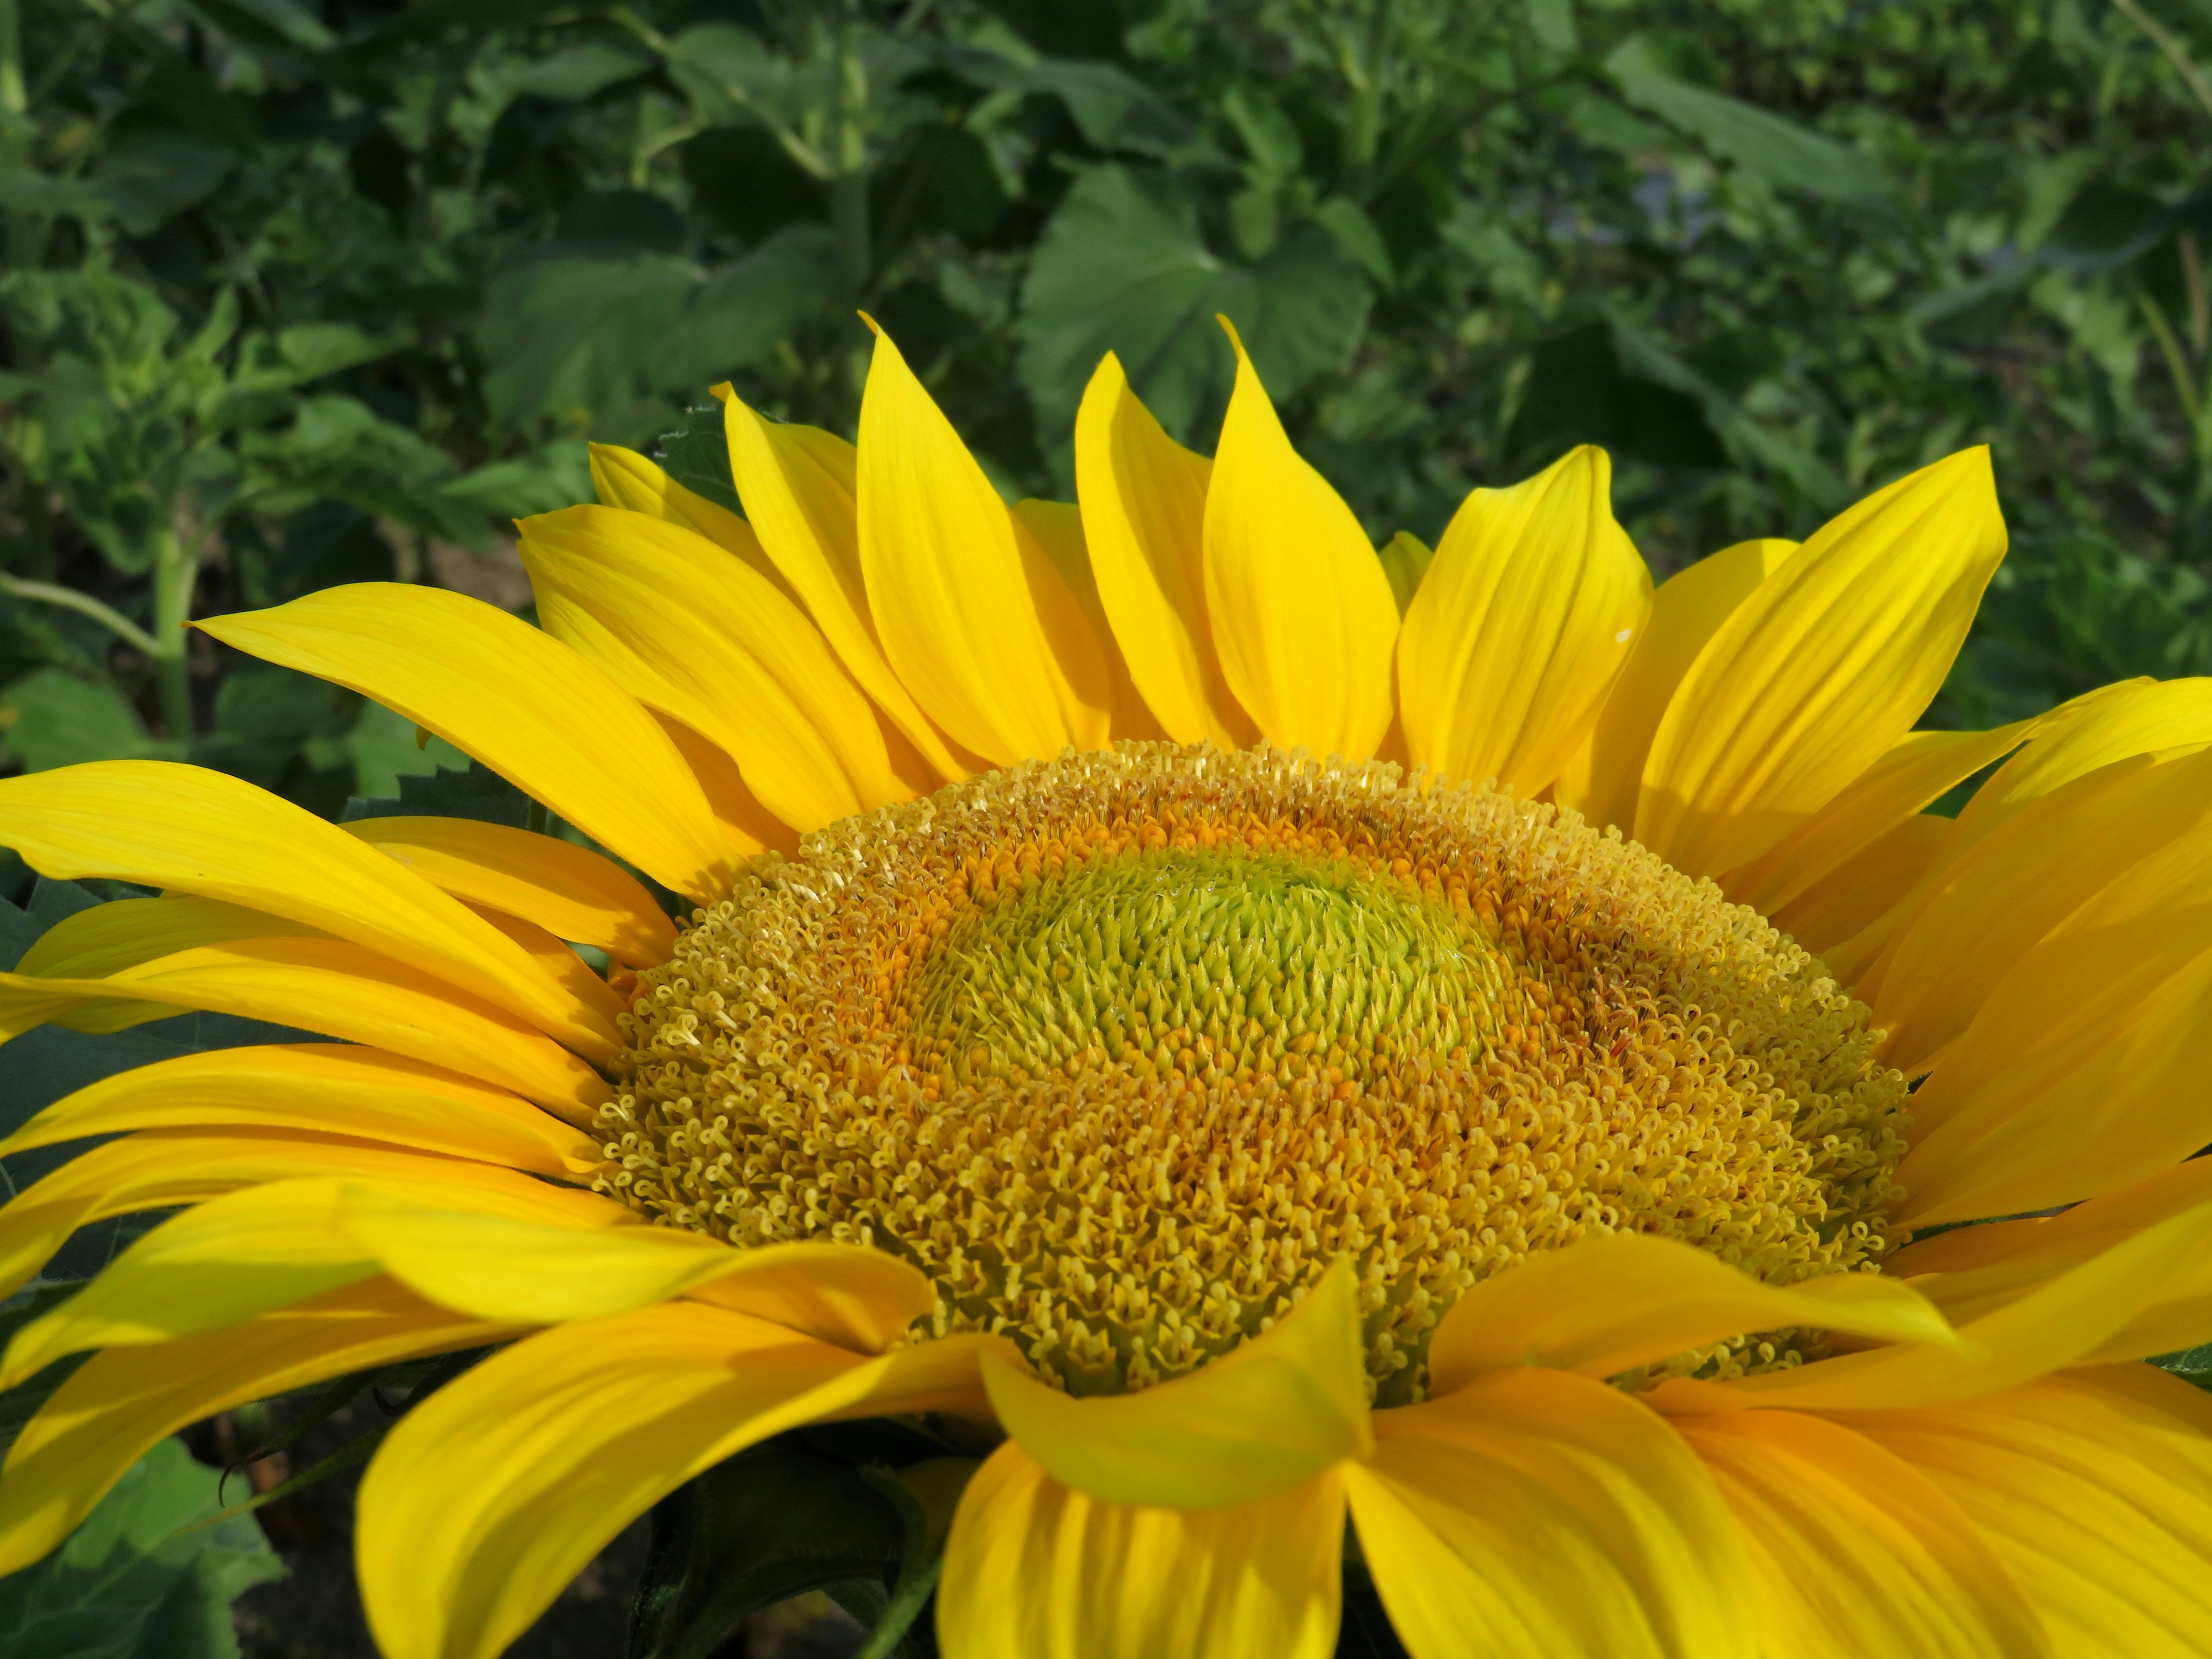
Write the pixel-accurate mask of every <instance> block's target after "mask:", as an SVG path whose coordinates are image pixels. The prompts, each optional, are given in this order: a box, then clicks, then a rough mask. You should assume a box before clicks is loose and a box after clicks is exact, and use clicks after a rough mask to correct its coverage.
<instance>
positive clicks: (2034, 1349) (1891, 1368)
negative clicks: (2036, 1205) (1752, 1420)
mask: <svg viewBox="0 0 2212 1659" xmlns="http://www.w3.org/2000/svg"><path fill="white" fill-rule="evenodd" d="M2208 1247H2212V1206H2202V1207H2199V1208H2195V1209H2191V1210H2187V1211H2185V1212H2182V1213H2181V1214H2179V1215H2176V1216H2174V1217H2172V1218H2171V1219H2169V1220H2166V1221H2163V1222H2160V1223H2158V1224H2157V1225H2154V1226H2150V1227H2147V1228H2145V1229H2143V1230H2142V1231H2140V1232H2138V1233H2136V1234H2134V1235H2133V1236H2131V1237H2128V1238H2125V1239H2124V1240H2122V1241H2121V1242H2120V1243H2118V1244H2116V1245H2114V1246H2112V1248H2111V1249H2106V1250H2104V1251H2102V1252H2100V1253H2099V1254H2098V1255H2093V1256H2092V1257H2090V1258H2089V1259H2088V1260H2087V1261H2083V1262H2081V1264H2080V1265H2079V1266H2076V1267H2072V1268H2070V1269H2069V1270H2067V1271H2066V1272H2063V1273H2059V1274H2057V1275H2056V1276H2055V1277H2052V1278H2050V1279H2045V1280H2044V1281H2043V1282H2042V1283H2041V1284H2039V1285H2037V1286H2036V1287H2035V1288H2034V1289H2033V1290H2031V1291H2028V1293H2027V1294H2026V1295H2025V1296H2022V1297H2018V1298H2017V1299H2015V1300H2014V1301H2011V1302H2008V1303H2007V1304H2004V1305H2003V1306H2002V1307H2000V1308H1998V1309H1996V1310H1994V1311H1993V1312H1990V1313H1987V1314H1984V1315H1983V1316H1981V1317H1980V1318H1978V1319H1971V1320H1968V1321H1967V1322H1966V1323H1965V1324H1963V1325H1961V1326H1960V1328H1959V1334H1960V1336H1961V1337H1962V1338H1964V1339H1965V1341H1964V1343H1963V1345H1961V1346H1936V1345H1935V1344H1932V1343H1918V1344H1911V1345H1908V1346H1896V1347H1888V1348H1875V1349H1869V1350H1867V1351H1865V1352H1860V1353H1846V1354H1838V1356H1836V1357H1835V1358H1832V1359H1822V1360H1817V1361H1815V1362H1814V1363H1813V1364H1806V1365H1799V1366H1796V1367H1795V1368H1793V1369H1791V1370H1781V1371H1767V1372H1763V1373H1761V1374H1760V1375H1759V1376H1747V1377H1742V1378H1739V1379H1737V1380H1735V1381H1734V1382H1729V1383H1690V1382H1683V1381H1679V1380H1678V1381H1674V1382H1671V1383H1662V1384H1661V1385H1660V1386H1659V1387H1658V1388H1657V1389H1654V1390H1653V1391H1652V1392H1651V1394H1650V1395H1648V1396H1647V1398H1649V1399H1650V1401H1651V1402H1652V1403H1653V1404H1654V1405H1655V1406H1656V1407H1660V1408H1661V1409H1662V1410H1665V1411H1669V1412H1680V1413H1686V1414H1688V1413H1699V1412H1706V1411H1735V1410H1746V1409H1749V1408H1751V1407H1765V1408H1773V1407H1784V1408H1787V1409H1790V1410H1795V1411H1821V1412H1831V1411H1875V1410H1887V1409H1894V1408H1899V1407H1912V1406H1924V1405H1943V1404H1948V1403H1949V1402H1950V1401H1960V1400H1972V1399H1975V1398H1977V1397H1978V1396H1981V1395H1990V1394H1996V1393H1998V1392H2000V1391H2002V1390H2003V1389H2010V1388H2014V1387H2015V1386H2017V1385H2018V1384H2020V1383H2027V1382H2031V1381H2033V1379H2035V1378H2037V1377H2039V1376H2048V1375H2050V1374H2051V1372H2053V1371H2057V1370H2063V1369H2064V1368H2065V1367H2067V1366H2069V1365H2075V1364H2081V1363H2082V1362H2083V1360H2084V1359H2085V1358H2087V1357H2088V1356H2090V1355H2093V1354H2095V1353H2098V1352H2100V1351H2101V1350H2102V1348H2103V1346H2104V1345H2105V1344H2106V1342H2108V1341H2109V1340H2111V1339H2112V1337H2113V1336H2115V1335H2116V1334H2118V1333H2119V1332H2121V1331H2123V1330H2124V1329H2126V1328H2128V1327H2129V1326H2130V1324H2131V1323H2133V1322H2135V1321H2136V1318H2137V1317H2138V1316H2141V1315H2142V1313H2143V1312H2144V1311H2145V1310H2148V1309H2151V1308H2154V1307H2156V1306H2157V1305H2159V1304H2160V1302H2162V1301H2163V1300H2164V1299H2165V1295H2166V1287H2167V1286H2168V1285H2172V1284H2174V1283H2175V1282H2176V1281H2177V1279H2178V1277H2179V1275H2181V1274H2182V1273H2185V1271H2186V1270H2187V1269H2188V1268H2189V1267H2191V1264H2193V1263H2194V1262H2195V1261H2197V1259H2198V1258H2199V1257H2201V1256H2202V1255H2203V1253H2204V1252H2205V1250H2206V1249H2207V1248H2208Z"/></svg>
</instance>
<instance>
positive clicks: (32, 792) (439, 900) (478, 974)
mask: <svg viewBox="0 0 2212 1659" xmlns="http://www.w3.org/2000/svg"><path fill="white" fill-rule="evenodd" d="M0 842H4V843H5V844H7V845H9V846H11V847H13V848H15V850H16V851H17V852H18V853H19V854H21V855H22V858H23V860H24V861H25V862H26V863H27V864H28V865H30V866H31V867H32V868H33V869H34V870H36V871H38V872H40V874H41V875H46V876H52V877H55V878H58V879H61V880H70V879H73V878H76V877H80V876H109V877H112V878H115V879H117V880H119V881H130V882H137V883H140V884H143V885H146V886H149V887H164V888H170V889H173V890H176V891H179V892H182V893H190V894H196V895H197V896H201V897H203V898H209V899H215V900H218V901H221V902H224V903H227V904H236V905H240V906H243V907H245V908H248V909H252V910H260V911H264V912H265V913H267V914H269V915H275V916H278V917H281V918H283V919H284V920H285V921H294V922H298V923H301V924H302V925H304V926H306V927H313V928H319V929H320V930H322V931H323V932H325V933H329V934H331V935H333V936H334V937H336V938H338V939H350V940H351V941H353V942H354V943H355V944H356V945H362V946H364V947H366V948H367V949H368V950H371V951H378V952H380V953H381V954H383V955H384V956H386V957H391V958H392V960H393V961H395V962H400V963H406V964H407V965H408V966H410V967H412V968H416V969H420V970H421V971H422V972H423V973H425V974H428V975H435V976H436V977H437V978H439V979H442V980H444V981H447V982H448V983H450V984H453V985H457V986H459V987H461V988H462V989H463V990H465V991H468V992H471V993H472V994H475V995H476V996H477V997H480V998H482V999H483V1000H485V1001H487V1002H489V1003H491V1004H493V1005H494V1006H497V1007H501V1008H504V1009H506V1010H507V1012H510V1013H513V1014H515V1015H518V1016H520V1018H523V1019H526V1020H528V1021H529V1022H530V1023H531V1024H533V1025H535V1026H536V1027H537V1028H538V1030H542V1031H545V1032H548V1033H549V1034H550V1035H552V1036H556V1037H558V1038H560V1039H561V1040H562V1041H563V1042H572V1043H574V1044H575V1045H576V1046H578V1047H580V1048H585V1049H586V1051H587V1052H592V1053H597V1054H600V1055H601V1056H602V1057H611V1055H612V1054H614V1053H615V1052H616V1050H617V1048H619V1047H620V1041H619V1037H618V1034H617V1031H616V1030H615V1029H614V1027H613V1025H612V1024H611V1023H609V1022H608V1021H606V1020H605V1019H603V1018H598V1017H597V1016H596V1014H595V1013H594V1012H592V1011H591V1010H589V1009H586V1008H580V1007H579V1006H577V1005H576V1003H575V1002H574V999H573V998H572V997H571V996H570V995H569V994H568V992H567V991H566V990H565V989H564V988H563V987H561V986H560V985H559V984H558V982H557V981H555V980H553V979H552V978H551V977H550V976H549V975H546V974H545V973H544V970H543V969H541V968H540V967H539V966H538V964H537V963H534V962H532V960H531V959H530V957H529V956H528V955H527V953H526V952H524V951H521V950H520V949H518V948H517V947H516V946H515V945H513V943H512V942H511V941H510V940H508V939H505V938H503V937H501V934H500V932H499V930H498V929H496V928H495V927H491V926H490V925H489V924H488V923H486V922H485V921H483V918H482V917H480V916H477V915H473V914H471V912H470V911H469V909H468V908H467V907H466V906H465V905H463V904H461V903H459V902H458V901H456V900H454V899H453V898H451V897H449V896H447V895H446V894H444V893H441V892H440V891H439V890H437V889H436V888H435V887H434V886H432V885H431V884H429V883H428V882H426V881H424V880H422V879H421V878H419V877H416V876H413V875H410V874H409V873H408V872H407V871H405V870H404V869H403V868H401V867H400V866H398V865H397V864H395V863H393V862H392V860H390V859H387V858H385V857H383V856H381V855H380V854H378V853H377V852H375V851H374V849H373V848H368V847H364V846H362V844H361V842H359V841H357V840H356V839H355V838H354V837H353V836H349V835H347V834H346V833H345V832H344V831H343V830H341V829H338V828H337V826H336V825H335V824H331V823H325V822H324V821H323V820H322V819H320V818H319V817H316V816H315V815H314V814H313V813H312V812H310V811H307V810H306V809H305V808H303V807H299V806H295V805H293V804H292V803H291V802H289V801H288V800H285V799H282V798H281V797H278V796H276V795H272V794H270V793H268V792H267V791H266V790H263V789H257V788H255V787H253V786H252V784H250V783H247V782H246V781H243V780H242V779H239V778H234V777H231V776H228V775H226V774H224V773H221V772H210V771H208V770H207V769H204V768H202V767H197V766H180V765H177V764H175V763H172V762H167V761H93V762H89V763H86V764H84V765H82V766H69V767H63V768H60V769H57V770H54V771H51V772H36V773H32V774H29V775H25V776H22V777H16V778H9V779H8V780H6V781H0ZM129 914H130V915H132V916H134V917H135V916H138V915H144V914H146V913H145V912H144V911H143V910H137V909H134V910H133V911H131V912H130V913H129ZM79 925H80V926H83V927H99V926H102V925H106V924H105V923H81V924H79ZM271 931H282V930H281V929H272V930H271Z"/></svg>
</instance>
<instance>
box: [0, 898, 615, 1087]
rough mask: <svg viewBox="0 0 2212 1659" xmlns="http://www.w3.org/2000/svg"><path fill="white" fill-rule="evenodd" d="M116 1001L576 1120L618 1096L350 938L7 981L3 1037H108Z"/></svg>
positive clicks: (257, 942)
mask: <svg viewBox="0 0 2212 1659" xmlns="http://www.w3.org/2000/svg"><path fill="white" fill-rule="evenodd" d="M118 997H120V998H131V999H137V1000H139V1001H140V1002H141V1003H142V1004H146V1005H154V1006H160V1005H165V1004H166V1005H167V1006H170V1007H173V1008H198V1009H203V1010H205V1011H207V1012H212V1013H224V1014H239V1015H241V1016H243V1017H244V1018H247V1019H265V1020H269V1021H271V1022H273V1023H274V1024H279V1025H290V1026H295V1027H297V1028H299V1029H300V1030H308V1031H315V1032H319V1033H320V1034H321V1035H323V1036H333V1037H340V1038H343V1039H344V1040H345V1041H347V1042H360V1043H366V1044H367V1045H368V1046H369V1047H370V1048H385V1049H389V1050H390V1051H391V1052H392V1053H394V1054H406V1055H408V1056H410V1057H411V1058H413V1059H416V1060H427V1061H428V1062H429V1063H430V1064H432V1065H434V1066H446V1067H447V1068H449V1069H451V1070H453V1071H456V1072H459V1073H462V1074H463V1075H464V1076H465V1077H472V1078H476V1079H480V1080H482V1081H483V1082H486V1083H492V1084H496V1085H500V1086H501V1087H503V1088H509V1089H513V1091H515V1092H516V1093H517V1094H520V1095H522V1096H524V1097H526V1098H528V1099H531V1100H534V1101H536V1102H537V1103H538V1104H539V1105H541V1106H544V1107H547V1108H549V1109H551V1110H553V1111H556V1112H558V1113H559V1114H560V1115H562V1116H563V1117H565V1118H568V1119H569V1120H570V1121H573V1122H576V1123H580V1124H581V1123H588V1122H589V1121H591V1119H592V1113H593V1112H595V1111H596V1110H597V1109H599V1106H600V1105H601V1104H603V1103H605V1102H606V1101H608V1100H610V1099H611V1098H612V1097H613V1091H612V1090H611V1089H610V1088H609V1087H608V1086H607V1084H606V1080H605V1079H604V1078H602V1077H601V1076H600V1075H599V1073H597V1072H595V1071H593V1070H592V1068H591V1067H590V1066H587V1065H586V1064H585V1063H584V1062H583V1061H582V1060H579V1059H578V1058H576V1056H575V1055H574V1054H570V1053H569V1052H568V1050H567V1049H565V1048H561V1047H560V1046H559V1045H558V1044H556V1043H554V1042H550V1041H548V1040H547V1039H546V1038H544V1037H543V1036H539V1035H538V1033H537V1032H536V1031H533V1030H530V1029H529V1028H527V1027H526V1026H525V1025H523V1024H522V1023H521V1022H520V1021H519V1020H516V1019H514V1018H512V1017H511V1016H509V1015H507V1014H506V1013H503V1012H501V1011H500V1010H498V1009H496V1008H494V1007H492V1006H490V1005H489V1004H487V1003H482V1002H478V1001H477V1000H476V999H475V998H473V997H471V996H466V995H464V994H462V993H460V992H459V991H455V990H453V989H451V988H450V987H445V986H440V985H435V984H432V983H428V982H427V981H424V980H423V979H422V976H421V975H417V974H416V973H414V972H412V971H411V970H410V969H405V968H403V967H401V966H399V964H398V963H393V962H390V961H387V960H386V959H385V958H384V957H379V956H376V955H375V954H374V953H373V952H371V951H364V950H362V948H361V947H360V946H359V945H349V944H347V943H346V942H345V941H344V940H343V939H240V940H238V941H236V942H235V943H234V944H230V945H218V946H210V947H207V948H204V949H200V950H192V951H178V952H176V953H175V954H174V955H172V956H166V957H160V958H158V959H156V960H155V961H153V962H149V963H145V964H143V966H140V967H135V968H127V969H123V970H121V971H120V972H118V973H114V974H111V975H107V976H106V977H105V978H100V979H40V978H36V977H33V976H30V975H22V974H0V1036H15V1035H16V1034H18V1033H20V1032H21V1031H25V1030H29V1029H30V1028H31V1027H32V1026H33V1025H38V1024H44V1023H46V1021H48V1020H52V1021H54V1022H56V1023H57V1024H64V1025H70V1026H75V1027H76V1028H77V1029H80V1030H112V1029H113V1027H112V1025H104V1024H100V1022H99V1018H98V1015H99V1012H100V1010H101V1009H102V1008H103V1007H105V1006H109V1005H108V1000H110V999H114V998H118ZM72 1003H87V1004H90V1005H91V1011H92V1012H93V1013H94V1018H93V1019H92V1020H91V1021H89V1022H85V1021H80V1020H79V1019H78V1018H77V1016H76V1012H73V1011H72V1008H71V1006H70V1005H71V1004H72Z"/></svg>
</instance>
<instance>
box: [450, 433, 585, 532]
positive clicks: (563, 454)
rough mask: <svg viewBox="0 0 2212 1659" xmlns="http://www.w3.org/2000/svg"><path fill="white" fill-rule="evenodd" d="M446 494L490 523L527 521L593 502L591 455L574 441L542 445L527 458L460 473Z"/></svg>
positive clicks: (519, 457) (514, 459) (523, 456)
mask: <svg viewBox="0 0 2212 1659" xmlns="http://www.w3.org/2000/svg"><path fill="white" fill-rule="evenodd" d="M446 494H447V495H449V496H451V497H452V498H453V500H455V501H459V502H462V503H464V504H465V506H467V507H470V508H471V510H472V511H475V512H477V513H484V514H486V515H487V516H489V517H491V518H495V519H526V518H528V517H529V516H530V515H531V514H532V513H551V512H554V511H556V509H558V508H561V507H573V506H574V505H575V504H576V503H577V502H579V501H593V500H596V499H597V497H596V496H595V495H594V494H593V492H592V455H591V450H590V447H589V446H587V445H586V444H582V443H579V442H575V441H562V442H556V443H550V444H541V445H539V446H538V447H537V448H536V449H533V450H532V451H531V452H530V453H528V454H526V455H517V456H515V457H514V458H513V459H512V460H505V461H494V462H493V463H492V464H491V465H489V466H480V467H478V468H477V470H476V471H473V472H467V473H464V474H462V475H461V477H458V478H456V479H454V480H453V483H450V484H447V486H446Z"/></svg>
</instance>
